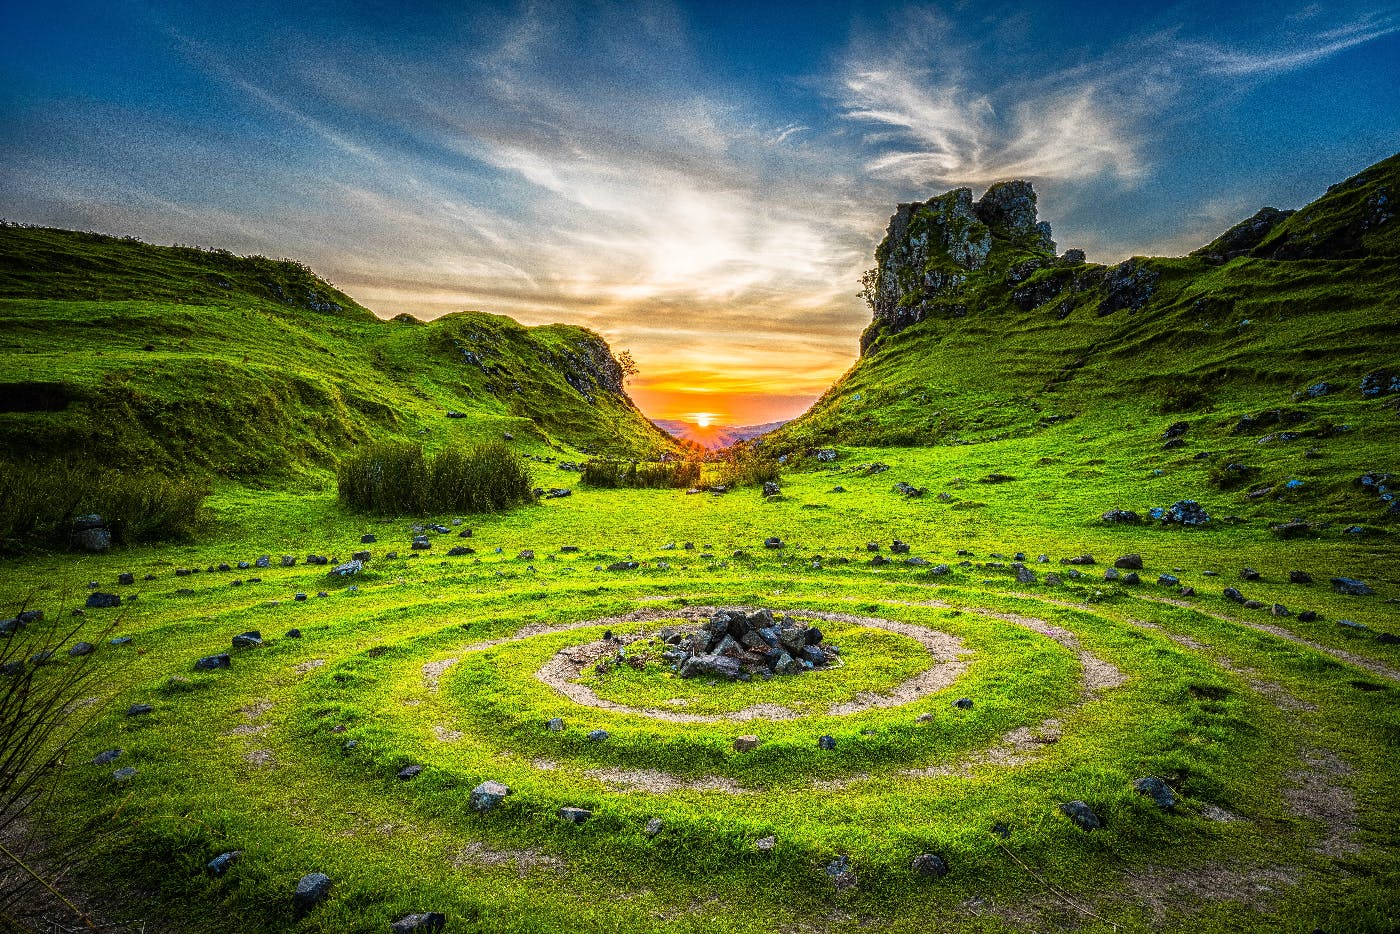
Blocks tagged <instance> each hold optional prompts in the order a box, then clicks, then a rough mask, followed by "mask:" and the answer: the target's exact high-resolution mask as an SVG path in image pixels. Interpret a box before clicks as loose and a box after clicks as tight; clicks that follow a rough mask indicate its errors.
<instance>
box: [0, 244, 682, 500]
mask: <svg viewBox="0 0 1400 934" xmlns="http://www.w3.org/2000/svg"><path fill="white" fill-rule="evenodd" d="M449 413H455V414H456V415H457V416H461V417H449ZM503 433H511V434H514V435H515V436H516V438H517V439H518V440H519V442H520V443H521V444H522V445H525V446H526V447H528V448H541V449H543V448H546V447H552V448H560V449H563V448H565V447H568V448H573V449H576V450H578V451H593V452H610V453H618V454H630V455H633V456H638V455H648V454H655V453H660V452H662V451H666V450H670V449H671V447H672V441H671V439H670V438H669V437H668V436H666V435H665V434H664V433H662V432H661V431H660V430H659V429H657V428H656V427H655V426H653V425H652V424H651V423H650V422H649V421H647V420H646V418H645V417H644V416H642V414H641V413H640V412H638V410H637V409H636V408H635V407H634V406H633V404H632V402H631V400H630V399H629V398H628V397H627V394H626V392H625V391H624V389H623V374H622V370H621V367H620V366H619V365H618V363H617V361H616V360H614V359H613V357H612V354H611V353H610V351H609V349H608V346H607V344H606V343H605V342H604V341H603V339H602V338H601V337H599V336H598V335H597V334H594V333H593V332H591V331H588V330H585V329H583V328H578V327H569V326H565V325H548V326H544V327H532V328H527V327H523V326H521V325H519V324H517V323H516V322H515V321H513V320H511V319H509V318H505V317H501V316H497V315H489V314H482V313H473V312H464V313H461V314H454V315H448V316H446V317H443V318H439V319H438V320H436V321H433V322H431V323H428V324H424V323H422V322H420V321H417V320H415V319H412V318H407V317H401V318H398V319H395V320H393V321H381V320H380V319H378V318H377V317H375V316H374V315H373V314H372V313H371V312H369V311H368V310H366V309H365V308H363V307H361V306H360V305H359V304H357V303H356V302H355V301H354V299H352V298H350V297H349V296H347V295H345V294H344V293H342V292H340V291H338V290H337V289H335V288H334V287H333V286H331V285H329V284H328V283H326V282H325V281H323V280H321V279H319V278H317V277H316V276H315V275H314V274H313V273H312V272H311V271H310V270H309V269H307V268H306V267H304V266H302V265H300V264H298V263H294V262H288V261H274V260H269V259H266V258H263V257H240V256H235V255H233V254H231V253H227V252H224V251H207V250H198V249H191V248H186V247H161V246H151V245H148V244H145V243H142V242H140V241H137V240H132V239H125V238H117V237H108V236H103V235H98V234H90V233H79V232H75V231H66V230H51V229H45V228H33V227H19V226H6V227H3V228H0V452H4V453H5V454H6V455H8V456H9V457H12V458H25V459H50V458H56V459H66V460H71V459H78V460H83V459H95V460H100V461H102V462H104V463H107V464H115V465H119V466H154V467H157V468H159V469H162V470H166V471H170V472H194V473H218V474H223V475H228V476H234V477H251V476H256V475H260V474H265V473H270V472H283V471H286V470H297V469H305V468H315V467H323V466H329V465H331V464H332V463H334V462H335V460H336V459H337V458H338V457H339V455H340V454H341V453H342V452H343V451H345V450H346V449H348V448H349V447H351V446H353V445H356V444H358V443H360V442H363V441H367V440H370V439H374V438H380V437H390V436H403V437H413V438H417V439H421V440H423V441H425V442H426V443H428V444H429V445H430V446H438V445H443V444H449V443H452V442H455V441H460V440H476V439H484V438H499V437H501V435H502V434H503Z"/></svg>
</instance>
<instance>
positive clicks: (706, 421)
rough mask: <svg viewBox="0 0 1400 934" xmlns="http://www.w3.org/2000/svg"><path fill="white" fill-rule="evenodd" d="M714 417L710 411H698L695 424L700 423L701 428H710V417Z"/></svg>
mask: <svg viewBox="0 0 1400 934" xmlns="http://www.w3.org/2000/svg"><path fill="white" fill-rule="evenodd" d="M712 418H714V416H713V415H711V414H710V413H709V412H697V413H696V414H695V424H697V425H699V426H700V427H701V428H709V427H710V419H712Z"/></svg>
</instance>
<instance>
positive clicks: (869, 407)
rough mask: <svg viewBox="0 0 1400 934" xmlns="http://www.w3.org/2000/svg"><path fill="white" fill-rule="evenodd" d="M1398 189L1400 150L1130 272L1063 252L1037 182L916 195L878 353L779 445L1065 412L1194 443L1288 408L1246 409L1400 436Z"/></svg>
mask: <svg viewBox="0 0 1400 934" xmlns="http://www.w3.org/2000/svg"><path fill="white" fill-rule="evenodd" d="M1397 196H1400V156H1396V157H1392V158H1390V159H1387V160H1385V161H1384V162H1381V163H1379V164H1377V165H1375V166H1373V167H1371V168H1370V169H1367V170H1366V171H1364V172H1362V173H1361V174H1359V175H1357V176H1356V177H1354V178H1352V179H1350V180H1348V181H1346V182H1343V183H1342V184H1339V185H1335V186H1333V187H1332V188H1331V189H1330V190H1329V191H1328V193H1327V194H1326V195H1324V196H1323V197H1322V198H1320V199H1318V200H1317V201H1315V202H1313V203H1312V204H1310V205H1308V206H1307V207H1305V208H1303V209H1302V210H1300V211H1297V212H1287V211H1276V210H1273V209H1265V210H1263V211H1261V212H1260V213H1259V214H1257V215H1255V216H1254V217H1252V218H1250V219H1249V220H1248V221H1245V222H1244V223H1242V224H1240V225H1238V226H1237V227H1235V228H1232V229H1231V230H1230V231H1228V232H1227V233H1226V234H1225V235H1223V236H1222V237H1220V238H1219V239H1218V240H1216V241H1215V242H1214V243H1212V244H1210V245H1209V246H1207V247H1204V248H1202V249H1201V250H1198V251H1196V252H1194V253H1192V254H1191V255H1189V256H1185V257H1180V258H1169V259H1149V258H1141V257H1135V258H1133V259H1130V260H1128V261H1127V262H1124V263H1122V264H1120V265H1118V266H1115V267H1105V266H1100V265H1097V264H1094V263H1087V262H1085V261H1084V259H1085V258H1084V254H1083V253H1082V252H1080V251H1078V250H1069V251H1067V252H1065V253H1064V254H1063V255H1060V256H1056V255H1055V253H1054V252H1053V251H1054V249H1055V245H1054V243H1053V242H1052V241H1051V240H1050V230H1049V226H1048V225H1047V224H1044V223H1037V221H1036V211H1035V194H1034V192H1033V191H1032V190H1031V188H1030V186H1029V185H1028V184H1027V183H1024V182H1010V183H1003V184H1000V185H995V186H993V187H992V188H991V189H989V191H988V192H987V194H986V196H985V197H984V198H983V199H982V200H981V201H980V202H977V203H974V202H973V201H972V193H971V192H970V191H969V190H968V189H959V190H956V191H953V192H949V193H947V194H945V195H942V196H939V197H937V198H933V199H930V200H929V201H928V202H926V203H923V204H909V205H901V206H900V207H899V210H898V212H897V213H896V214H895V216H894V218H893V219H892V220H891V223H890V229H889V234H888V235H887V236H886V238H885V240H884V242H882V243H881V244H880V246H879V248H878V250H877V251H876V262H877V266H876V268H875V269H872V270H871V271H870V273H868V274H867V276H866V279H865V286H866V291H865V293H864V294H865V296H866V298H867V299H868V301H869V302H870V304H871V306H872V310H873V311H874V320H873V321H872V323H871V326H870V328H869V329H868V330H867V331H866V333H865V335H864V337H863V339H862V355H861V357H860V359H859V360H858V361H857V363H856V365H855V366H854V367H853V368H852V369H851V371H850V372H848V373H847V374H846V375H845V376H844V377H843V378H842V379H841V380H840V381H839V382H838V383H837V384H836V385H835V386H833V387H832V388H831V389H830V390H829V391H828V392H827V393H826V394H825V395H824V396H823V397H822V398H821V400H820V401H818V402H817V404H816V405H815V406H814V407H813V408H812V409H811V411H810V412H808V413H807V414H806V415H804V416H803V417H802V418H800V419H798V420H797V421H795V422H792V423H790V424H789V425H787V426H786V427H785V428H784V429H782V430H781V431H780V432H778V433H777V434H776V435H774V436H772V438H771V439H770V441H769V442H768V443H770V444H774V445H777V446H779V447H780V448H786V449H789V450H801V449H803V448H806V447H810V446H814V445H821V444H830V443H837V442H840V443H866V444H882V445H892V444H893V445H924V444H945V443H966V442H977V441H985V440H989V439H993V438H1007V437H1020V436H1026V435H1030V434H1033V433H1037V432H1043V431H1047V430H1052V429H1057V428H1058V429H1059V430H1065V429H1064V428H1063V426H1064V425H1065V424H1066V423H1068V424H1070V425H1072V426H1076V427H1071V428H1069V429H1068V430H1070V431H1073V432H1076V433H1084V432H1086V431H1089V432H1096V433H1097V432H1109V431H1120V430H1122V431H1125V432H1126V434H1125V436H1124V438H1125V441H1128V442H1131V441H1132V440H1133V437H1134V436H1133V435H1132V432H1133V431H1134V430H1135V429H1138V428H1141V429H1142V430H1143V432H1144V433H1145V434H1144V437H1148V438H1155V439H1156V440H1158V441H1160V440H1162V439H1161V438H1160V433H1161V431H1162V430H1163V429H1164V428H1165V427H1167V426H1169V425H1170V424H1172V423H1174V422H1175V421H1177V420H1180V419H1188V420H1190V421H1191V423H1192V431H1193V435H1192V436H1191V437H1192V440H1193V441H1196V440H1201V441H1205V440H1206V439H1210V440H1211V443H1214V444H1226V443H1229V439H1231V438H1236V439H1238V438H1239V437H1240V436H1241V435H1247V436H1248V440H1249V441H1250V442H1251V443H1252V442H1254V441H1255V440H1258V439H1262V438H1264V437H1266V436H1268V435H1270V434H1275V435H1277V433H1278V431H1279V428H1278V423H1279V419H1278V418H1275V417H1273V416H1269V417H1266V418H1265V419H1263V420H1258V421H1257V430H1255V428H1253V427H1249V425H1248V423H1246V429H1245V430H1243V431H1237V430H1236V426H1238V425H1239V424H1240V419H1241V418H1242V417H1243V416H1246V415H1254V416H1257V415H1258V414H1259V413H1261V412H1265V411H1271V410H1276V409H1280V408H1284V409H1286V410H1287V411H1286V412H1285V413H1284V414H1283V416H1282V418H1283V419H1284V420H1285V421H1286V422H1287V424H1286V425H1285V427H1286V428H1288V429H1290V430H1292V431H1294V432H1297V433H1301V434H1302V435H1304V436H1307V437H1312V438H1327V437H1331V436H1333V435H1335V434H1337V433H1339V432H1341V431H1342V430H1343V428H1342V426H1344V425H1345V426H1346V427H1347V428H1348V429H1349V430H1353V431H1355V432H1357V433H1358V434H1365V433H1389V436H1390V437H1392V438H1393V437H1394V434H1393V433H1394V432H1395V431H1396V430H1397V429H1400V418H1397V412H1396V401H1397V393H1400V379H1397V374H1400V351H1397V348H1398V347H1400V211H1397V209H1396V200H1395V199H1396V197H1397ZM1363 387H1364V388H1363ZM1351 437H1353V438H1355V437H1357V435H1352V436H1351ZM1265 443H1266V444H1268V443H1271V442H1265ZM1303 444H1304V446H1307V445H1311V444H1316V441H1305V442H1303ZM1198 451H1199V448H1194V449H1193V453H1196V452H1198Z"/></svg>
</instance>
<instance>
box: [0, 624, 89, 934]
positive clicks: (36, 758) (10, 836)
mask: <svg viewBox="0 0 1400 934" xmlns="http://www.w3.org/2000/svg"><path fill="white" fill-rule="evenodd" d="M21 609H23V607H21ZM9 612H10V610H9V609H8V608H7V609H6V610H5V611H0V615H8V614H9ZM17 615H18V616H20V617H21V618H23V617H24V615H25V614H22V613H21V614H17ZM60 618H61V614H54V616H53V618H51V619H48V618H43V617H41V618H39V619H31V620H29V621H28V622H26V623H25V624H23V625H22V626H20V627H19V628H18V630H17V631H16V632H15V633H14V634H12V635H8V636H5V637H4V638H0V670H3V671H4V672H5V673H4V674H3V675H0V840H3V841H4V845H3V846H0V919H4V920H6V921H10V920H11V919H12V917H13V914H12V913H13V910H14V909H15V907H16V906H17V905H18V904H19V903H20V902H21V901H23V900H26V899H28V898H32V895H33V893H34V892H37V891H40V890H44V889H46V890H47V891H48V892H49V893H50V894H51V895H53V896H55V897H57V898H58V899H59V900H60V901H62V902H63V903H64V904H65V905H67V907H69V908H71V909H72V910H73V912H74V913H75V914H76V915H77V917H78V918H79V919H80V920H81V921H82V922H84V923H85V924H86V926H87V927H92V924H91V923H90V922H89V921H88V919H87V918H86V916H85V915H84V914H83V913H82V912H81V911H80V910H79V909H78V908H77V907H76V906H75V905H74V904H73V903H72V902H71V901H69V900H68V899H67V898H66V897H64V895H63V894H62V892H60V890H59V889H58V888H57V887H56V885H57V884H59V879H58V878H53V877H52V876H55V875H56V876H63V875H66V874H67V873H69V872H71V871H72V870H73V869H74V868H75V867H76V866H77V865H79V863H80V862H82V861H83V860H85V859H86V858H87V857H88V856H90V855H92V853H93V851H94V850H95V848H96V845H97V843H98V842H99V838H100V837H104V836H105V837H106V838H107V839H111V834H110V830H111V825H110V824H109V823H106V822H104V821H103V820H102V819H98V820H96V821H94V822H93V823H92V824H91V825H89V826H87V827H80V828H77V829H72V828H68V829H55V827H56V826H57V825H56V824H55V823H53V822H52V821H50V822H47V823H44V826H45V827H46V828H47V829H46V830H45V831H43V832H41V831H40V830H39V827H40V824H41V823H43V822H42V821H36V820H31V819H30V818H31V817H34V816H40V815H42V814H43V813H44V812H45V811H48V810H50V809H51V808H52V806H53V805H54V803H55V801H54V792H55V790H56V789H57V787H58V785H59V783H58V781H57V780H56V778H57V776H58V775H59V774H60V773H61V772H62V771H63V768H64V760H65V758H66V757H67V755H68V752H69V750H70V747H71V746H72V744H73V741H74V740H75V739H76V738H77V737H78V736H79V735H80V734H81V733H82V732H83V731H84V730H85V729H86V728H87V727H88V726H90V724H91V722H92V720H93V717H94V715H95V712H96V711H97V710H99V709H100V707H98V706H94V707H88V706H87V705H86V704H84V703H82V699H83V698H84V697H85V696H86V695H87V694H88V693H89V692H90V691H91V690H92V689H93V682H94V681H95V680H96V678H97V676H98V670H97V667H96V666H94V665H92V664H91V662H92V660H93V658H95V656H94V655H91V654H88V655H81V656H78V657H76V658H66V657H64V656H66V655H67V652H66V651H65V650H66V649H68V648H70V647H71V646H73V645H74V644H76V642H77V635H78V628H77V627H74V628H71V629H70V628H68V627H66V626H64V625H63V624H61V623H59V622H58V619H60ZM114 625H115V623H114V624H113V626H114ZM113 626H108V627H107V628H106V629H104V630H102V631H101V632H100V633H98V634H95V635H88V638H89V639H93V640H94V641H97V642H99V643H100V642H101V641H102V640H103V639H105V638H106V637H107V636H108V635H109V634H110V633H111V631H112V628H113ZM50 656H54V657H59V658H63V661H62V662H61V663H59V662H50V663H45V664H35V663H34V661H33V658H34V657H44V658H47V657H50ZM57 867H61V869H60V868H57ZM6 927H7V929H8V926H6ZM17 929H18V928H17Z"/></svg>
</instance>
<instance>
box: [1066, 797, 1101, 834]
mask: <svg viewBox="0 0 1400 934" xmlns="http://www.w3.org/2000/svg"><path fill="white" fill-rule="evenodd" d="M1060 811H1061V812H1062V813H1064V815H1065V816H1066V817H1068V818H1069V819H1070V820H1072V821H1074V823H1075V825H1076V826H1078V827H1079V829H1081V830H1083V831H1085V832H1088V831H1090V830H1101V829H1103V821H1101V820H1099V816H1098V815H1097V814H1095V813H1094V811H1093V809H1092V808H1090V807H1089V805H1087V804H1085V803H1084V802H1083V801H1066V802H1065V803H1064V804H1062V805H1060Z"/></svg>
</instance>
